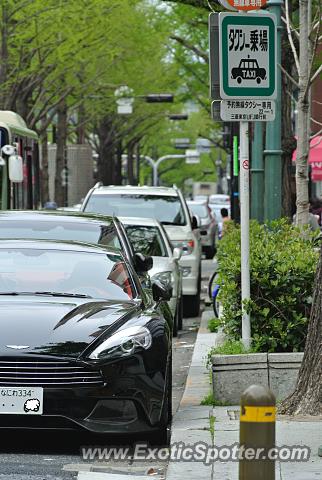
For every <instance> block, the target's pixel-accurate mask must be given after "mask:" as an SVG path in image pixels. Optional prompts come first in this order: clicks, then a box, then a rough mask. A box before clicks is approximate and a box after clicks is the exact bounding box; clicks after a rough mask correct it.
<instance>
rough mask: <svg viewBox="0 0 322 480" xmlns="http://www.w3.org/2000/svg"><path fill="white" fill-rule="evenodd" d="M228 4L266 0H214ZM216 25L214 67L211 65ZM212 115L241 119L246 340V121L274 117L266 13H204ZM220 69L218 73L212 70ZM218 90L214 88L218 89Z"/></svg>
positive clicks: (271, 28)
mask: <svg viewBox="0 0 322 480" xmlns="http://www.w3.org/2000/svg"><path fill="white" fill-rule="evenodd" d="M219 1H220V3H221V4H222V5H223V6H225V7H226V8H228V9H231V10H238V11H242V10H258V9H259V8H261V7H262V6H264V5H265V3H266V0H219ZM217 25H218V27H219V42H218V45H219V68H218V64H217V65H216V60H217V59H216V53H217V51H218V47H217V45H216V41H217V40H216V38H215V36H216V35H217V31H218V29H217ZM209 38H210V72H211V74H210V83H211V89H210V91H211V97H212V99H213V100H214V101H213V102H212V116H213V118H214V119H216V120H218V116H219V115H220V119H221V120H223V121H229V122H233V121H238V122H240V152H239V161H240V223H241V290H242V292H241V293H242V310H243V315H242V341H243V344H244V346H245V347H246V348H249V347H250V344H251V325H250V316H249V314H248V313H247V312H246V309H245V305H244V304H245V302H246V301H247V300H249V299H250V272H249V129H248V122H249V121H264V122H267V121H270V120H273V119H274V118H275V102H274V98H275V96H276V18H275V16H274V15H271V14H269V13H266V12H265V13H262V14H257V13H250V14H244V13H243V12H240V13H227V12H221V13H219V15H218V14H215V13H212V14H211V15H210V18H209ZM216 67H217V69H218V70H219V89H218V75H217V73H216V72H215V71H214V70H215V69H216ZM218 90H219V93H218Z"/></svg>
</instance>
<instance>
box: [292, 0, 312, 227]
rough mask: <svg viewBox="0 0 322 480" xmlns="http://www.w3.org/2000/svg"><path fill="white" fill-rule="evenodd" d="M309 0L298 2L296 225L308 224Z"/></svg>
mask: <svg viewBox="0 0 322 480" xmlns="http://www.w3.org/2000/svg"><path fill="white" fill-rule="evenodd" d="M309 3H311V0H300V12H299V18H300V74H299V99H298V132H297V136H298V140H297V155H296V209H297V210H296V223H297V225H306V224H308V222H309V189H308V155H309V131H308V125H309V122H308V115H309V101H308V83H309V29H308V13H309V5H308V4H309Z"/></svg>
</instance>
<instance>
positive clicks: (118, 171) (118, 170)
mask: <svg viewBox="0 0 322 480" xmlns="http://www.w3.org/2000/svg"><path fill="white" fill-rule="evenodd" d="M122 153H123V149H122V142H118V143H117V147H116V152H115V158H114V162H115V163H114V185H122Z"/></svg>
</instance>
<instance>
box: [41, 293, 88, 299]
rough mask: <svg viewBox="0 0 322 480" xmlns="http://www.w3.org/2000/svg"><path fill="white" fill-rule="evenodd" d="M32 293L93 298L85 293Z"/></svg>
mask: <svg viewBox="0 0 322 480" xmlns="http://www.w3.org/2000/svg"><path fill="white" fill-rule="evenodd" d="M34 295H50V296H52V297H78V298H93V297H91V296H90V295H86V294H85V293H69V292H34Z"/></svg>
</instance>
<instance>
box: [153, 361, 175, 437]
mask: <svg viewBox="0 0 322 480" xmlns="http://www.w3.org/2000/svg"><path fill="white" fill-rule="evenodd" d="M171 421H172V354H171V358H170V361H169V371H168V378H167V384H166V388H165V393H164V401H163V406H162V412H161V417H160V427H159V428H158V430H157V431H155V432H154V433H153V435H152V437H151V439H150V444H151V445H159V446H167V445H170V439H171Z"/></svg>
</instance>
